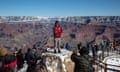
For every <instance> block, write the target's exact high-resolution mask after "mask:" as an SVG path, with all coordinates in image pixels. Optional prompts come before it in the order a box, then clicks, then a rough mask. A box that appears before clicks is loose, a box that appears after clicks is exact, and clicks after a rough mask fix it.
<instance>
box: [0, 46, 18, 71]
mask: <svg viewBox="0 0 120 72" xmlns="http://www.w3.org/2000/svg"><path fill="white" fill-rule="evenodd" d="M0 63H1V65H0V72H17V69H16V65H17V59H16V57H15V56H14V55H9V54H8V51H7V49H6V48H0Z"/></svg>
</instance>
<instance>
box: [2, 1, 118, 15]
mask: <svg viewBox="0 0 120 72" xmlns="http://www.w3.org/2000/svg"><path fill="white" fill-rule="evenodd" d="M0 16H120V0H0Z"/></svg>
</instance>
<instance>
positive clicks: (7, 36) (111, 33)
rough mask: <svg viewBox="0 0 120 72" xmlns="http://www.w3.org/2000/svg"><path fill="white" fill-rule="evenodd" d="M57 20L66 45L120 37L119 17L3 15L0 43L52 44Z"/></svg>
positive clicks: (0, 23)
mask: <svg viewBox="0 0 120 72" xmlns="http://www.w3.org/2000/svg"><path fill="white" fill-rule="evenodd" d="M56 20H59V21H60V24H61V26H62V28H63V33H62V41H63V44H64V43H66V42H70V43H71V45H72V46H73V47H75V46H76V44H77V43H79V42H80V41H81V42H83V43H84V44H85V43H86V42H93V41H96V42H100V41H101V40H102V39H103V38H104V37H106V38H107V39H109V40H110V41H112V40H113V39H114V38H119V37H120V16H88V17H40V16H6V17H3V16H1V17H0V46H2V47H3V46H6V47H14V46H18V47H23V46H27V47H31V46H32V45H34V44H35V43H37V44H38V46H39V44H40V46H41V47H43V46H45V45H50V46H53V32H52V27H53V25H54V22H55V21H56Z"/></svg>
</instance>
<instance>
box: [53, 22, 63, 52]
mask: <svg viewBox="0 0 120 72" xmlns="http://www.w3.org/2000/svg"><path fill="white" fill-rule="evenodd" d="M53 32H54V45H55V46H54V47H55V50H54V53H57V51H56V50H57V49H58V53H61V50H60V46H61V33H62V28H61V27H60V24H59V21H56V22H55V25H54V27H53Z"/></svg>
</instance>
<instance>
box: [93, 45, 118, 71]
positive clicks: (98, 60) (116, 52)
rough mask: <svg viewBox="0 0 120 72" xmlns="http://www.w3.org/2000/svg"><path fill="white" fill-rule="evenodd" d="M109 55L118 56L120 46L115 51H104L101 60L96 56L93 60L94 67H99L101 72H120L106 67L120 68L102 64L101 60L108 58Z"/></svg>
mask: <svg viewBox="0 0 120 72" xmlns="http://www.w3.org/2000/svg"><path fill="white" fill-rule="evenodd" d="M111 55H120V46H118V47H117V48H116V49H115V50H113V49H109V48H108V49H106V51H105V52H104V54H102V59H101V58H99V56H97V57H96V58H95V60H94V62H95V65H96V66H97V68H98V67H99V68H100V69H101V72H103V71H104V72H107V70H110V71H113V72H120V70H117V69H114V68H108V66H112V67H117V68H120V66H117V65H111V64H106V63H103V59H104V58H105V57H109V56H111ZM102 69H103V70H102Z"/></svg>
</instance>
